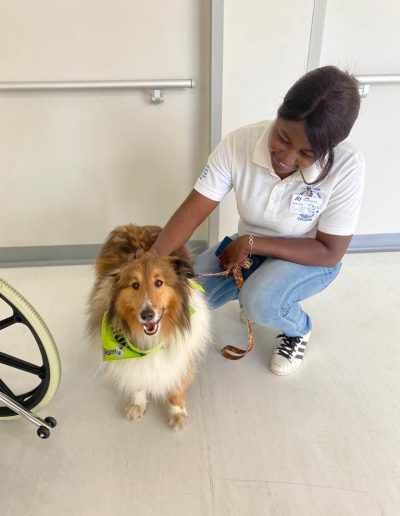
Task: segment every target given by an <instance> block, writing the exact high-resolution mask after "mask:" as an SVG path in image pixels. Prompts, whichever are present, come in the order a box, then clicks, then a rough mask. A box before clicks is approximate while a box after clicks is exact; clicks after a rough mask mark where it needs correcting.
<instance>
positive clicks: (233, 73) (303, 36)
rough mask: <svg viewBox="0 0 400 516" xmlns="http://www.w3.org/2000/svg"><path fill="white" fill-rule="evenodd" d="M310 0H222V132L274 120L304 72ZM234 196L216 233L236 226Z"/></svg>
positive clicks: (222, 211) (223, 209)
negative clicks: (290, 89) (291, 88)
mask: <svg viewBox="0 0 400 516" xmlns="http://www.w3.org/2000/svg"><path fill="white" fill-rule="evenodd" d="M312 13H313V0H289V1H285V2H280V1H273V2H265V1H264V0H253V1H252V2H250V3H249V2H248V1H246V0H225V2H224V70H223V100H222V111H223V113H222V132H223V134H224V135H225V134H226V133H228V132H229V131H232V130H233V129H235V128H237V127H240V126H242V125H245V124H248V123H251V122H256V121H259V120H266V119H273V118H275V116H276V111H277V109H278V107H279V105H280V104H281V102H282V100H283V96H284V95H285V93H286V91H287V89H288V88H289V87H290V86H291V84H292V83H293V82H294V81H295V80H296V79H298V77H300V76H301V75H302V74H304V73H305V72H306V67H307V57H308V45H309V39H310V32H311V21H312ZM237 222H238V216H237V211H236V204H235V199H234V195H233V193H232V192H231V193H230V194H229V196H228V197H227V198H226V199H224V200H223V201H222V203H221V209H220V227H219V233H220V237H222V236H224V235H229V234H231V233H234V232H235V231H236V230H237Z"/></svg>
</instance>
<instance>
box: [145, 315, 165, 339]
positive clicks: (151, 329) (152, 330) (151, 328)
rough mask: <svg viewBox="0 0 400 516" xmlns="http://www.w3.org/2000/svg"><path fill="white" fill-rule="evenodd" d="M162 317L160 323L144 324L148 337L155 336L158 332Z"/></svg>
mask: <svg viewBox="0 0 400 516" xmlns="http://www.w3.org/2000/svg"><path fill="white" fill-rule="evenodd" d="M160 321H161V317H160V318H159V319H158V321H151V322H144V323H143V331H144V332H145V334H146V335H155V334H156V333H157V332H158V329H159V327H160Z"/></svg>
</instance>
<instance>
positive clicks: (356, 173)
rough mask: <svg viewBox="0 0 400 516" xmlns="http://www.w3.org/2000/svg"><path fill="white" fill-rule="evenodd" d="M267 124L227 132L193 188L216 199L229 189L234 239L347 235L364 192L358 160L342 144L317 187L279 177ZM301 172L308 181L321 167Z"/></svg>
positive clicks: (296, 176) (352, 228)
mask: <svg viewBox="0 0 400 516" xmlns="http://www.w3.org/2000/svg"><path fill="white" fill-rule="evenodd" d="M272 124H273V121H264V122H260V123H257V124H251V125H248V126H245V127H242V128H240V129H237V130H236V131H233V132H232V133H230V134H228V135H227V136H226V137H225V138H224V139H223V140H222V141H221V142H220V143H219V144H218V145H217V147H216V148H215V149H214V151H213V152H212V154H211V155H210V157H209V159H208V163H207V165H206V167H205V168H204V170H203V172H202V173H201V175H200V177H199V178H198V180H197V182H196V184H195V186H194V188H195V190H196V191H198V192H199V193H201V194H202V195H204V196H206V197H208V198H209V199H212V200H214V201H221V200H222V199H223V198H224V196H225V195H226V194H227V193H228V192H229V191H230V190H231V189H232V188H233V189H234V191H235V194H236V202H237V209H238V212H239V216H240V219H239V228H238V230H239V235H244V234H250V233H251V234H253V235H260V236H273V237H311V238H314V237H315V235H316V232H317V229H318V230H320V231H322V232H324V233H330V234H333V235H352V234H353V233H354V231H355V228H356V225H357V220H358V215H359V212H360V206H361V199H362V193H363V185H364V173H365V164H364V159H363V156H362V155H361V154H360V153H359V152H358V151H357V150H356V149H355V148H354V146H353V145H352V144H351V143H350V142H348V141H347V140H346V141H344V142H342V143H340V144H339V145H338V146H337V147H335V149H334V153H335V158H334V163H333V167H332V169H331V170H330V172H329V174H328V176H327V177H326V178H325V179H324V180H323V181H321V182H320V183H318V184H317V185H316V186H312V187H309V188H307V186H306V185H305V184H304V182H303V178H302V176H301V173H300V171H296V172H295V173H293V174H292V175H290V176H289V177H287V178H285V179H280V177H279V176H278V175H277V174H276V173H275V172H274V169H273V167H272V164H271V156H270V153H269V149H268V140H269V135H270V131H271V128H272ZM302 172H303V175H304V178H305V180H306V181H307V182H308V183H310V182H312V181H314V180H315V179H316V178H317V177H318V175H319V174H320V172H321V168H320V167H319V166H318V164H317V163H315V164H314V165H312V166H311V167H308V168H306V169H304V170H302Z"/></svg>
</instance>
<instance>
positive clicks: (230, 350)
mask: <svg viewBox="0 0 400 516" xmlns="http://www.w3.org/2000/svg"><path fill="white" fill-rule="evenodd" d="M251 266H252V261H251V259H250V258H249V257H248V256H247V257H246V258H245V259H244V260H243V261H242V262H240V263H239V264H238V265H235V267H233V268H232V269H231V270H229V271H221V272H204V273H199V274H197V276H199V277H201V276H228V275H229V274H230V273H231V272H232V274H233V277H234V278H235V281H236V285H237V286H238V288H239V289H241V288H242V286H243V283H244V279H243V275H242V270H241V269H250V267H251ZM246 323H247V348H246V349H240V348H237V347H236V346H225V347H223V348H222V349H221V353H222V355H223V356H224V357H225V358H228V359H229V360H239V358H243V357H244V356H245V355H247V353H249V352H250V351H251V350H252V349H253V346H254V336H253V329H252V327H251V323H250V319H249V318H248V317H247V314H246Z"/></svg>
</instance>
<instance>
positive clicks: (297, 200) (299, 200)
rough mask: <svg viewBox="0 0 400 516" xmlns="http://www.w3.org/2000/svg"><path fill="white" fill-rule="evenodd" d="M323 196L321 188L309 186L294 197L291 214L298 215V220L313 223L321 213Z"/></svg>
mask: <svg viewBox="0 0 400 516" xmlns="http://www.w3.org/2000/svg"><path fill="white" fill-rule="evenodd" d="M321 205H322V194H321V191H320V188H319V187H314V188H313V187H311V186H307V187H306V188H303V189H302V190H301V191H300V192H298V193H295V194H294V195H293V196H292V202H291V203H290V212H291V213H297V214H298V217H297V220H300V221H303V222H311V221H313V220H315V219H316V218H317V216H318V215H319V213H320V211H321Z"/></svg>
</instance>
